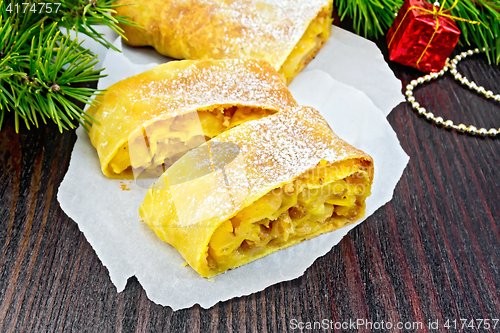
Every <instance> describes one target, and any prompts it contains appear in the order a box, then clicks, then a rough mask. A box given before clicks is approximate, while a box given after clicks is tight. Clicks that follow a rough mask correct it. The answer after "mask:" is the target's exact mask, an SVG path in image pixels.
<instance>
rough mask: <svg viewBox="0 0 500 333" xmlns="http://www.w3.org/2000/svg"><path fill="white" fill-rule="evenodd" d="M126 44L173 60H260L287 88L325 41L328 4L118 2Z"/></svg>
mask: <svg viewBox="0 0 500 333" xmlns="http://www.w3.org/2000/svg"><path fill="white" fill-rule="evenodd" d="M118 4H123V5H126V6H122V7H118V8H117V9H116V10H117V15H121V16H128V17H129V18H130V19H131V20H132V21H134V22H135V23H137V24H138V25H139V26H141V27H142V28H138V27H132V26H129V25H123V26H122V28H123V29H124V31H125V36H126V37H127V39H126V42H127V43H128V44H130V45H132V46H153V47H154V48H155V49H156V50H157V51H158V52H159V53H161V54H163V55H166V56H169V57H172V58H176V59H228V58H235V59H260V60H265V61H267V62H269V63H270V64H271V65H272V66H273V67H274V68H275V69H276V70H277V71H279V72H280V73H282V74H283V75H284V76H285V78H286V80H287V82H288V83H289V82H291V81H292V80H293V78H294V77H295V76H296V75H297V74H298V73H299V72H300V71H301V70H302V69H303V68H304V67H305V65H307V63H308V62H309V61H311V60H312V58H313V57H314V55H315V54H316V53H317V52H318V51H319V50H320V49H321V47H322V46H323V44H324V43H325V42H326V40H327V39H328V38H329V37H330V29H331V23H332V20H331V15H332V8H333V3H332V0H309V1H302V0H265V1H257V0H232V1H223V0H207V1H200V0H187V1H178V0H177V1H175V0H174V1H164V0H120V1H118Z"/></svg>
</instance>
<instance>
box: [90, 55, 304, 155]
mask: <svg viewBox="0 0 500 333" xmlns="http://www.w3.org/2000/svg"><path fill="white" fill-rule="evenodd" d="M97 99H98V101H99V102H100V104H97V105H95V106H92V107H91V108H89V110H88V111H87V112H88V113H89V114H90V115H91V116H93V117H94V118H95V119H96V120H97V121H98V122H99V124H100V125H98V124H96V125H94V126H92V128H91V130H90V133H89V134H90V137H91V140H92V141H93V142H96V141H98V144H99V145H100V147H104V148H105V151H103V152H99V149H98V152H99V155H100V156H101V154H102V155H104V156H106V155H107V158H111V154H112V153H113V152H114V151H115V150H116V149H117V148H118V147H119V146H120V145H121V144H123V142H125V141H126V140H127V139H128V137H129V135H130V134H131V133H132V132H134V131H137V130H138V129H140V128H141V127H146V126H148V125H149V124H150V123H152V122H153V121H156V120H159V119H169V118H173V117H176V116H181V115H184V114H187V113H190V112H194V111H196V110H203V109H211V108H214V107H217V106H222V107H230V106H248V107H256V108H262V109H267V110H272V111H275V112H277V111H279V110H282V109H284V108H288V107H294V106H296V105H297V103H296V102H295V100H294V99H293V97H292V95H291V93H290V92H289V91H288V89H287V87H286V85H285V84H284V83H283V81H282V80H281V77H280V76H279V74H278V73H277V72H276V71H275V70H274V69H273V68H272V67H271V66H270V65H269V64H267V63H266V62H264V61H259V60H203V61H190V60H185V61H172V62H168V63H166V64H163V65H160V66H157V67H155V68H153V69H152V70H149V71H146V72H144V73H141V74H139V75H135V76H132V77H129V78H127V79H125V80H122V81H120V82H118V83H116V84H114V85H112V86H111V87H109V88H108V90H107V92H106V93H105V94H104V95H103V96H98V97H97ZM108 143H109V144H108Z"/></svg>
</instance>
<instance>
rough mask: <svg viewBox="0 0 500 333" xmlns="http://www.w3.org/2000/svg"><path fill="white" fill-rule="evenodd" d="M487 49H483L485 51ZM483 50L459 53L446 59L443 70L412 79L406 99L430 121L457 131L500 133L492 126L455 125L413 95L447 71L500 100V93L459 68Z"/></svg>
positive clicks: (474, 88)
mask: <svg viewBox="0 0 500 333" xmlns="http://www.w3.org/2000/svg"><path fill="white" fill-rule="evenodd" d="M484 51H485V50H484V49H483V52H484ZM480 52H481V51H480V50H479V49H477V48H476V49H474V50H469V51H466V52H462V53H460V54H459V55H457V56H456V57H455V58H453V59H452V60H451V61H450V59H446V65H445V66H444V67H443V69H442V70H440V71H439V72H437V73H430V74H427V75H424V76H422V77H419V78H418V79H416V80H412V81H411V82H410V84H409V85H407V86H406V93H405V95H406V100H407V101H408V102H409V103H410V104H411V106H412V107H413V109H415V110H416V111H417V113H418V114H419V115H421V116H423V117H425V118H427V120H429V121H433V122H435V123H436V125H439V126H444V127H445V128H448V129H451V128H454V129H456V130H457V131H459V132H461V133H464V132H467V133H469V134H471V135H477V134H479V135H481V136H486V135H489V136H491V137H494V136H496V135H498V134H499V132H500V128H499V129H496V128H491V129H489V130H487V129H486V128H480V129H477V128H476V127H475V126H474V125H470V126H466V125H464V124H460V125H455V124H453V121H451V120H444V119H443V118H442V117H436V116H435V115H434V114H433V113H432V112H427V110H426V109H425V108H423V107H421V106H420V104H419V103H418V102H417V101H416V100H415V97H413V90H414V89H415V88H416V87H417V86H418V85H419V84H423V83H425V82H429V81H431V80H435V79H437V78H439V77H441V76H443V75H444V74H445V73H446V72H447V71H449V72H450V74H451V75H453V76H454V77H455V80H457V81H458V82H460V83H462V84H463V85H465V86H466V87H468V88H469V89H471V90H475V91H477V92H478V93H480V94H483V95H484V96H485V97H486V98H488V99H493V100H495V101H497V102H499V101H500V94H496V95H495V94H494V93H493V92H492V91H491V90H486V89H485V88H484V87H482V86H478V85H477V84H476V83H475V82H474V81H470V80H468V79H467V78H466V77H465V76H463V75H462V74H460V73H459V72H458V70H457V65H458V62H459V61H460V60H462V59H464V58H466V57H467V56H471V55H473V54H476V53H480Z"/></svg>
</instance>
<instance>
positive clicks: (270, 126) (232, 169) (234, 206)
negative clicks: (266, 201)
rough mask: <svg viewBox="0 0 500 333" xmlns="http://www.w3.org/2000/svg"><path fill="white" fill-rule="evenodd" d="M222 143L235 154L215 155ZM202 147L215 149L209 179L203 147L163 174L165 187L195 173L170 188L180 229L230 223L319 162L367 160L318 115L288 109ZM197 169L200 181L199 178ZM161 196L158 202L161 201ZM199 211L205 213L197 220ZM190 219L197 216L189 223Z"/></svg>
mask: <svg viewBox="0 0 500 333" xmlns="http://www.w3.org/2000/svg"><path fill="white" fill-rule="evenodd" d="M228 143H232V144H235V145H238V147H239V153H237V154H235V153H234V152H231V153H228V151H227V150H224V149H217V145H219V146H221V147H223V146H224V144H226V145H227V144H228ZM208 144H209V145H210V146H211V147H215V148H213V149H212V151H211V156H212V161H216V162H217V163H214V164H212V165H215V167H212V168H215V169H216V171H215V172H213V173H210V170H209V168H210V162H209V161H210V158H209V157H208V153H207V145H203V146H201V147H199V148H197V149H195V150H193V151H191V152H189V153H187V154H186V155H185V156H184V157H182V158H181V159H180V160H179V161H177V162H176V163H174V165H173V166H172V167H171V169H168V170H167V172H166V173H165V174H164V177H166V178H167V182H168V183H169V184H170V183H174V182H175V183H178V182H177V181H176V178H177V177H178V173H179V172H178V171H179V170H182V172H184V173H185V172H186V170H197V171H196V172H191V171H189V172H187V173H188V174H190V175H193V179H184V183H182V184H179V185H177V184H176V186H175V188H171V191H172V192H176V193H175V195H174V197H175V198H174V200H173V202H171V203H172V204H173V205H175V206H176V211H177V216H179V223H180V224H181V225H191V224H197V223H200V222H201V221H204V223H206V221H209V220H210V219H211V218H213V217H218V219H217V221H219V222H220V221H221V220H224V219H227V218H230V217H232V216H234V214H236V213H237V212H238V211H239V210H241V209H242V208H244V207H246V206H248V205H249V204H251V203H252V202H254V201H255V200H257V199H258V198H260V197H261V196H263V195H264V194H266V193H267V192H269V191H271V190H272V189H274V188H277V187H281V186H283V185H284V184H285V183H289V182H291V181H293V180H294V179H295V178H297V177H298V176H300V175H301V174H303V173H305V172H307V171H308V170H310V169H312V168H314V167H316V166H317V165H318V163H319V162H320V161H321V160H326V161H327V162H330V163H335V162H340V161H342V160H345V159H346V158H353V157H364V158H369V157H367V155H366V154H364V153H363V152H361V151H359V150H357V149H356V148H354V147H352V146H350V145H349V144H347V143H346V142H344V141H343V140H341V139H340V138H339V137H338V136H336V135H335V134H334V133H333V132H332V130H331V129H330V127H329V126H328V124H327V122H326V121H325V120H324V118H323V117H322V116H321V115H320V114H319V112H318V111H316V110H314V109H312V108H309V107H295V108H290V109H287V110H283V111H282V112H279V113H277V114H274V115H271V116H268V117H266V118H262V119H259V120H255V121H250V122H247V123H244V124H242V125H240V126H238V127H236V128H234V129H232V130H230V131H227V132H225V133H222V134H220V135H219V136H217V137H216V138H215V139H213V140H211V141H209V142H208ZM235 156H236V157H235ZM229 157H230V158H229ZM218 161H226V163H218ZM203 168H204V169H205V171H202V172H201V174H203V175H204V176H201V177H200V170H202V169H203ZM199 189H203V191H202V192H203V193H199V195H198V197H197V199H196V200H188V201H186V200H185V199H184V198H185V196H186V195H188V193H196V191H199ZM161 195H162V194H160V197H159V198H158V200H160V201H162V200H165V198H162V197H161ZM200 207H205V208H206V209H204V210H203V213H202V214H201V215H202V216H201V215H200V214H199V211H200V210H201V209H200ZM195 211H198V212H197V213H194V212H195ZM193 214H198V215H200V216H198V215H197V216H196V217H197V218H196V219H195V218H194V217H193ZM183 215H185V219H184V218H182V216H183Z"/></svg>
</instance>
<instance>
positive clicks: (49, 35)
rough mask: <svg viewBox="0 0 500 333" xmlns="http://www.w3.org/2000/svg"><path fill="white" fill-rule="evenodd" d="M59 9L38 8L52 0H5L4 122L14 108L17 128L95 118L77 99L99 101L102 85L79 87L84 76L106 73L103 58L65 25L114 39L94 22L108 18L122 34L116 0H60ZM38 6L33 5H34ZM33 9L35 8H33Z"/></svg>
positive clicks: (0, 70) (0, 81) (0, 0)
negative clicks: (22, 3)
mask: <svg viewBox="0 0 500 333" xmlns="http://www.w3.org/2000/svg"><path fill="white" fill-rule="evenodd" d="M60 1H61V5H60V6H59V8H58V11H57V12H55V11H54V10H52V11H51V12H48V11H47V10H45V11H42V10H39V9H40V8H42V7H43V6H44V5H43V3H51V4H54V8H55V7H56V2H55V1H53V0H50V1H47V0H44V1H41V0H40V1H38V0H37V1H29V2H27V3H26V5H27V6H26V7H25V8H23V7H24V6H23V7H21V8H19V7H17V8H16V5H17V6H19V5H20V3H19V1H14V0H0V128H1V126H2V122H3V119H4V117H5V113H6V112H13V113H14V119H15V129H16V131H18V130H19V124H20V123H22V122H24V123H25V125H26V127H27V128H28V129H29V128H30V126H32V125H34V126H36V127H38V125H39V123H40V122H43V123H46V122H47V120H48V119H49V120H51V121H53V122H55V123H56V124H57V125H58V127H59V130H60V131H61V132H62V131H63V130H65V129H69V128H74V127H75V125H76V124H75V121H76V122H78V123H80V124H82V125H83V126H84V127H85V128H87V125H90V124H91V123H92V121H94V120H93V119H92V118H91V117H90V116H89V115H87V114H86V113H85V112H83V110H82V109H81V108H80V107H78V106H77V105H76V104H75V103H74V102H73V101H80V102H82V103H85V104H90V103H92V102H95V100H94V99H93V98H92V96H94V95H97V94H99V93H100V91H99V90H97V89H91V88H82V87H77V84H78V83H80V82H92V81H97V80H98V79H99V78H101V77H104V75H101V71H102V69H99V70H96V69H94V66H95V65H96V64H97V62H98V60H97V58H96V56H94V55H92V53H91V51H90V50H89V49H85V48H83V47H82V46H81V45H82V43H81V42H80V43H79V42H78V41H77V40H72V39H71V38H70V36H69V35H66V34H64V33H63V32H62V31H60V28H61V27H66V28H70V29H75V30H77V31H79V32H81V33H83V34H85V35H87V36H89V37H90V38H92V39H95V40H96V41H98V42H100V43H101V44H102V45H104V46H106V47H108V48H109V47H112V45H111V44H110V43H109V42H108V41H107V40H106V39H105V38H104V36H103V35H102V34H99V33H98V32H97V31H96V30H95V29H93V28H92V25H93V24H101V25H102V24H104V25H107V26H108V27H110V28H111V29H113V30H114V31H116V32H117V33H118V34H121V35H123V31H122V30H121V29H120V28H119V27H118V25H117V23H119V22H120V23H127V22H128V21H127V20H126V19H124V18H116V17H112V16H111V14H112V13H113V12H114V9H113V8H114V7H116V6H114V5H113V3H114V2H115V1H116V0H89V1H85V0H66V1H65V0H60ZM33 6H34V7H33ZM31 9H33V10H31Z"/></svg>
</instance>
